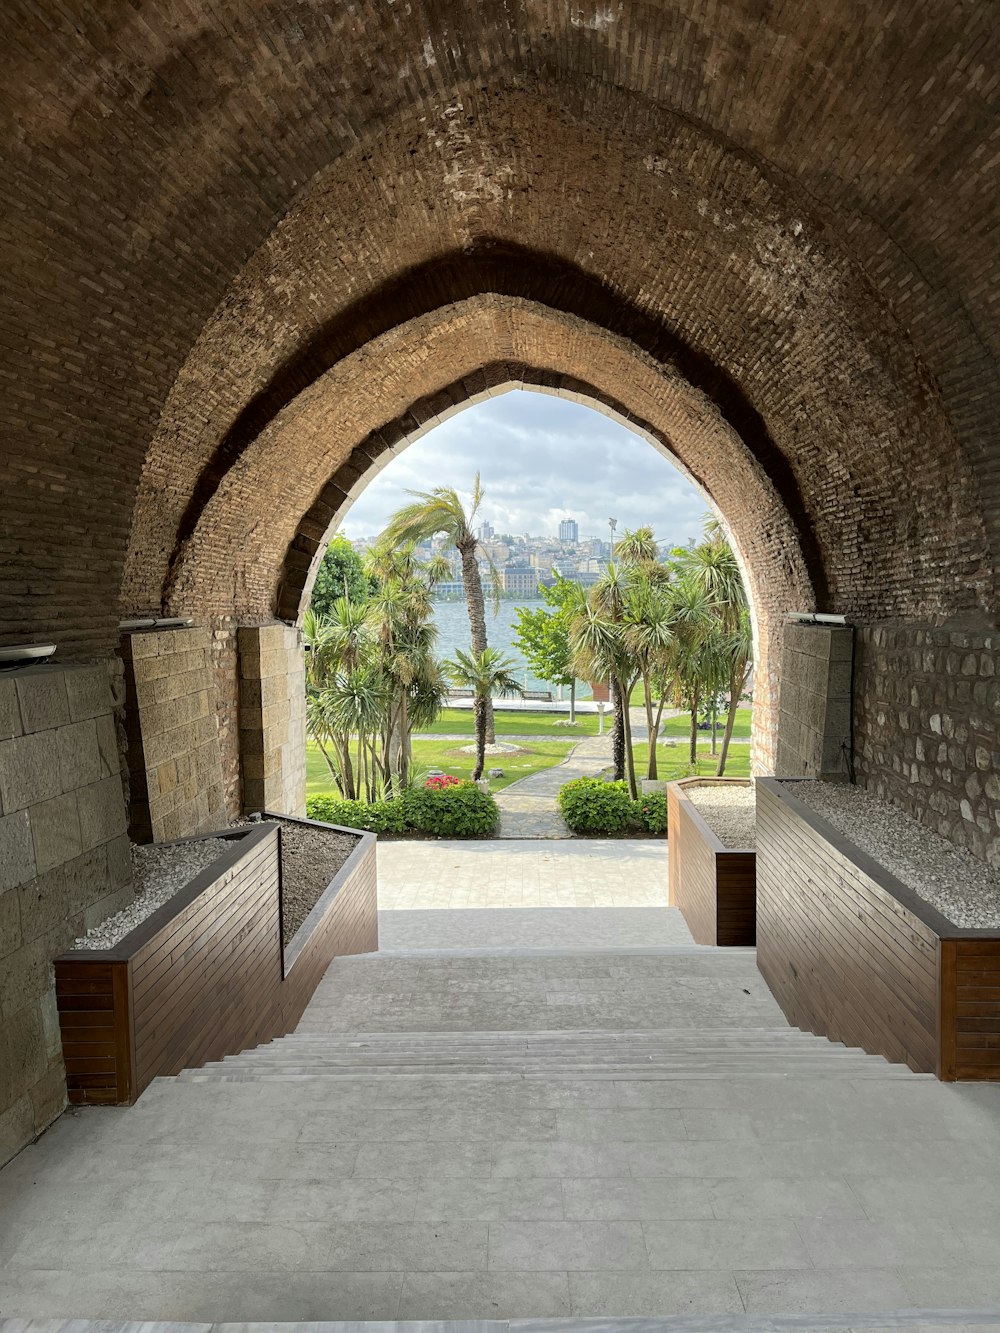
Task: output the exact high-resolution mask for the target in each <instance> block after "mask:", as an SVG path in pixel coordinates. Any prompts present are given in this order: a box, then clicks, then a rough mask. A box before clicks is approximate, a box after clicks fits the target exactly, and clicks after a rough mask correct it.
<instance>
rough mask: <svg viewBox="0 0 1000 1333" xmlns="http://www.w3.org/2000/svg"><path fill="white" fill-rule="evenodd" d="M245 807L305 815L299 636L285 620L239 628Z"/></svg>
mask: <svg viewBox="0 0 1000 1333" xmlns="http://www.w3.org/2000/svg"><path fill="white" fill-rule="evenodd" d="M238 639H239V654H240V712H239V719H240V757H241V765H242V775H243V807H244V809H245V810H246V811H248V812H249V811H251V810H271V811H274V812H276V813H280V814H288V815H304V814H305V811H306V707H305V673H304V657H303V649H302V636H301V635H300V633H299V631H298V630H296V629H291V628H289V627H288V626H287V625H280V624H279V625H255V626H246V627H243V628H241V629H240V630H239V635H238Z"/></svg>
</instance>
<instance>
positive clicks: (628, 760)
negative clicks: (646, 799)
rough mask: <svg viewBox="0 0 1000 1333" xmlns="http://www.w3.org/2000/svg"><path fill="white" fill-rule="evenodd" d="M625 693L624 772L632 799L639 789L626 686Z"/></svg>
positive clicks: (629, 692) (623, 723) (623, 712)
mask: <svg viewBox="0 0 1000 1333" xmlns="http://www.w3.org/2000/svg"><path fill="white" fill-rule="evenodd" d="M623 693H624V695H625V707H624V708H623V710H622V726H623V728H624V732H625V737H624V739H625V774H626V777H627V779H628V790H629V795H630V796H631V797H632V800H633V801H634V800H635V799H636V797H637V796H638V795H639V789H638V787H637V786H636V783H635V755H634V754H633V753H632V718H631V716H630V714H629V711H628V700H629V697H630V695H631V693H632V691H631V690H630V689H628V688H627V687H626V688H625V689H624V690H623Z"/></svg>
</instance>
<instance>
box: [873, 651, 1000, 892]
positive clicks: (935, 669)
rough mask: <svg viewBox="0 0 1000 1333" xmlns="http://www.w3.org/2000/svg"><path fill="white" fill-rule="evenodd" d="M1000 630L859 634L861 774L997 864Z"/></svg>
mask: <svg viewBox="0 0 1000 1333" xmlns="http://www.w3.org/2000/svg"><path fill="white" fill-rule="evenodd" d="M998 718H1000V634H998V633H995V632H994V633H988V632H983V631H982V630H979V631H974V630H947V629H939V628H935V627H934V626H930V625H880V626H865V627H862V628H860V629H859V630H858V631H857V635H856V640H855V673H854V747H855V767H856V771H857V778H858V781H859V782H861V783H862V784H863V785H864V786H866V787H868V788H869V789H870V790H871V791H873V792H875V793H876V794H877V795H879V796H883V797H886V798H888V799H889V800H892V801H894V802H896V804H898V805H900V806H902V808H903V809H904V810H906V811H907V813H908V814H911V815H913V816H914V817H915V818H916V819H919V820H920V821H921V822H922V823H925V824H927V825H928V826H929V827H930V828H932V829H934V830H935V831H936V832H937V833H940V834H941V835H942V836H943V837H945V838H948V839H949V840H950V841H952V842H954V843H956V844H957V845H958V846H960V847H967V848H968V849H969V850H970V851H972V852H973V853H975V855H977V856H979V857H981V858H982V859H984V860H986V861H988V862H989V863H990V865H992V866H993V867H994V868H996V869H1000V732H998Z"/></svg>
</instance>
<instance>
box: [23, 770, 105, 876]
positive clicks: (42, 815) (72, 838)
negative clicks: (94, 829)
mask: <svg viewBox="0 0 1000 1333" xmlns="http://www.w3.org/2000/svg"><path fill="white" fill-rule="evenodd" d="M84 790H87V789H86V788H84ZM29 815H30V819H31V838H32V842H33V843H34V848H35V865H36V866H37V867H38V873H39V874H44V872H45V871H46V870H51V869H52V868H53V866H61V865H64V864H65V863H66V862H67V861H73V860H75V859H76V857H78V856H79V855H80V853H81V852H82V851H84V850H85V849H84V847H83V845H82V842H81V833H80V816H79V812H78V810H77V793H76V792H72V791H71V792H66V793H65V794H64V795H62V796H56V797H54V798H53V799H52V800H51V801H43V802H42V803H41V804H40V805H33V806H32V807H31V810H30V811H29ZM102 841H103V839H102ZM91 845H92V844H91Z"/></svg>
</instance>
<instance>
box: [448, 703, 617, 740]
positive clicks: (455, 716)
mask: <svg viewBox="0 0 1000 1333" xmlns="http://www.w3.org/2000/svg"><path fill="white" fill-rule="evenodd" d="M494 718H495V719H496V727H497V735H498V736H500V737H501V739H502V738H503V737H504V736H551V738H552V739H553V740H558V739H560V738H562V737H571V738H572V737H577V738H579V737H580V736H596V735H597V728H598V722H599V719H598V716H597V714H596V713H577V715H576V721H575V722H574V723H573V725H572V726H570V725H569V715H568V714H566V713H505V712H503V711H501V710H499V709H498V710H496V711H495V712H494ZM604 726H605V730H607V727H608V722H607V719H605V723H604ZM474 731H475V724H474V720H473V716H472V709H471V708H443V709H442V710H441V712H440V713H439V714H438V717H437V721H436V722H434V723H432V725H431V726H429V727H426V728H425V729H424V731H423V734H424V735H431V736H447V735H458V734H459V733H461V734H462V735H463V736H469V737H470V738H471V737H472V735H473V734H474Z"/></svg>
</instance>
